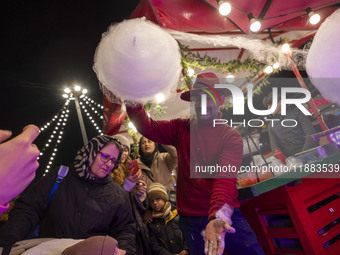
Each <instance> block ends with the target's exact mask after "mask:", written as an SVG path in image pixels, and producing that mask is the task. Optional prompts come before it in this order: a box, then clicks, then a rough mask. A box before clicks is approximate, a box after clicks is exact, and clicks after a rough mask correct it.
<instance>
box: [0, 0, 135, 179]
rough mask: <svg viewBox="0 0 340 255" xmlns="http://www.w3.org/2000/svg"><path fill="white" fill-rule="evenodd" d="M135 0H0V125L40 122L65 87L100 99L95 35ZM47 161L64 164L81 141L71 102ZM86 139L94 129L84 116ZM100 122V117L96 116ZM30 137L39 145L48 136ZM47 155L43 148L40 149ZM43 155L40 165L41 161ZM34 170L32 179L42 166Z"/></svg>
mask: <svg viewBox="0 0 340 255" xmlns="http://www.w3.org/2000/svg"><path fill="white" fill-rule="evenodd" d="M138 2H139V1H138V0H124V1H114V0H111V1H108V0H105V1H72V0H68V1H66V0H58V1H56V0H48V1H47V0H45V1H43V0H2V1H0V12H1V15H0V33H1V37H0V38H1V40H0V45H1V48H0V52H1V55H0V88H1V90H0V106H1V112H0V114H1V118H0V129H6V130H11V131H13V136H15V135H17V134H19V133H20V132H21V130H22V128H23V127H24V126H26V125H27V124H30V123H32V124H35V125H37V126H38V127H42V126H43V125H44V124H45V123H46V122H47V121H49V120H51V119H52V117H53V116H54V115H55V114H56V113H57V112H58V111H59V110H60V109H61V108H62V106H63V105H64V103H65V99H64V98H63V97H62V94H63V90H64V88H65V87H66V86H68V87H71V86H73V84H74V83H78V84H80V85H81V86H82V87H86V88H87V90H88V91H89V92H88V96H89V97H90V98H92V99H94V100H95V101H96V102H97V103H99V104H102V93H101V91H100V89H99V86H98V80H97V78H96V75H95V73H94V71H93V70H92V65H93V56H94V52H95V49H96V47H97V45H98V44H99V42H100V39H101V35H102V33H103V32H105V31H106V30H107V28H108V27H109V26H110V24H113V23H115V22H120V21H122V20H123V19H126V18H128V17H129V15H130V13H131V12H132V11H133V9H134V8H135V7H136V5H137V3H138ZM69 110H70V113H69V119H68V122H67V125H66V126H65V132H64V134H65V135H64V137H63V139H62V141H61V143H60V145H59V148H58V153H57V155H56V158H55V160H54V164H53V165H59V164H69V163H71V162H72V161H73V158H74V157H75V154H76V151H77V150H78V149H79V148H80V147H82V146H83V141H82V136H81V132H80V127H79V122H78V118H77V115H76V111H75V106H74V101H71V102H70V109H69ZM83 118H84V120H85V126H86V130H87V136H88V138H91V137H93V136H95V135H97V134H98V132H97V131H96V130H95V129H94V128H93V127H92V124H91V123H89V121H87V118H86V117H84V116H83ZM97 122H98V124H100V126H101V127H102V120H100V119H98V120H97ZM50 130H51V128H49V130H46V131H44V132H42V133H41V135H40V136H39V137H38V138H37V139H36V142H35V143H36V144H37V145H38V147H39V148H40V149H41V148H43V145H44V144H45V143H46V140H47V139H48V137H49V135H50V133H49V132H50ZM46 155H47V153H46ZM46 160H47V159H46V158H44V156H42V157H41V159H40V165H41V166H43V165H45V164H46V162H45V161H46ZM41 168H43V167H40V168H39V169H38V171H37V176H38V178H39V177H40V176H41V175H42V172H43V171H44V169H41Z"/></svg>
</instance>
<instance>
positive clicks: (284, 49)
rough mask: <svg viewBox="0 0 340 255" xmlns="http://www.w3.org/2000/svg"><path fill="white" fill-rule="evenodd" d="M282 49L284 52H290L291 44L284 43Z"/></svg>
mask: <svg viewBox="0 0 340 255" xmlns="http://www.w3.org/2000/svg"><path fill="white" fill-rule="evenodd" d="M281 51H282V53H284V54H290V53H291V50H290V46H289V44H288V43H285V44H283V45H282V47H281Z"/></svg>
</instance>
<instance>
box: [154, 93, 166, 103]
mask: <svg viewBox="0 0 340 255" xmlns="http://www.w3.org/2000/svg"><path fill="white" fill-rule="evenodd" d="M164 100H165V96H164V94H163V93H158V94H157V95H156V102H157V103H162V102H164Z"/></svg>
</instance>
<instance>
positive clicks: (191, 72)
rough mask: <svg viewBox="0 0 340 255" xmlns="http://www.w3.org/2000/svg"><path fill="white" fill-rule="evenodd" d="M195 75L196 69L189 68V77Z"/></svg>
mask: <svg viewBox="0 0 340 255" xmlns="http://www.w3.org/2000/svg"><path fill="white" fill-rule="evenodd" d="M194 74H195V71H194V69H192V68H188V75H189V77H192V76H194Z"/></svg>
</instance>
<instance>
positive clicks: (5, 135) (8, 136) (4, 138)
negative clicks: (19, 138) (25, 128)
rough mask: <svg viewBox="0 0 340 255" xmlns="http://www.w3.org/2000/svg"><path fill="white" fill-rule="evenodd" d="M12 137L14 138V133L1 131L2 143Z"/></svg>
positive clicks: (0, 140)
mask: <svg viewBox="0 0 340 255" xmlns="http://www.w3.org/2000/svg"><path fill="white" fill-rule="evenodd" d="M11 136H12V131H9V130H1V129H0V143H1V142H3V141H6V140H7V139H8V138H10V137H11Z"/></svg>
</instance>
